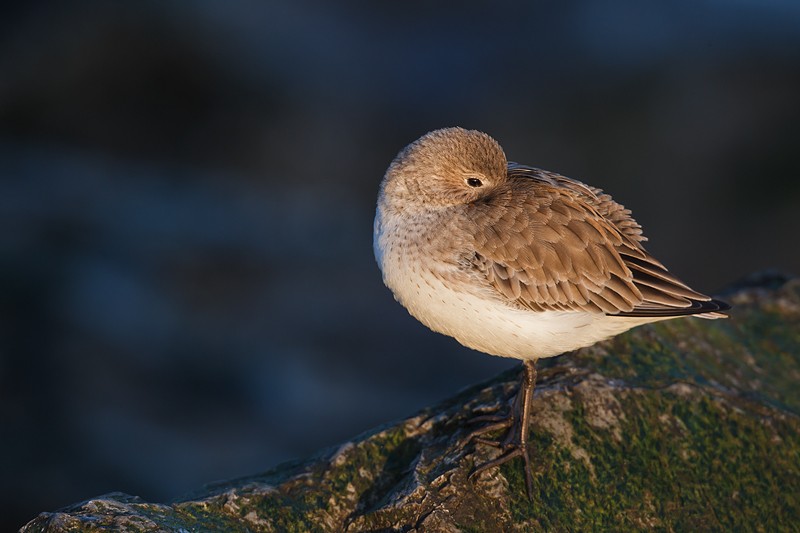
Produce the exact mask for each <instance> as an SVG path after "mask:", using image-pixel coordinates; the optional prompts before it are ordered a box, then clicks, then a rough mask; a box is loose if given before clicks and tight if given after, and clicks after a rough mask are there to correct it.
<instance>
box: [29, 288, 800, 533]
mask: <svg viewBox="0 0 800 533" xmlns="http://www.w3.org/2000/svg"><path fill="white" fill-rule="evenodd" d="M725 296H726V298H727V299H728V300H729V301H730V302H731V303H732V304H733V305H734V309H733V310H732V312H731V318H730V319H728V320H716V321H706V320H699V319H682V320H674V321H669V322H665V323H661V324H656V325H653V326H645V327H642V328H638V329H636V330H634V331H631V332H629V333H627V334H625V335H621V336H619V337H616V338H615V339H612V340H610V341H608V342H604V343H600V344H598V345H596V346H593V347H591V348H588V349H584V350H579V351H577V352H575V353H572V354H568V355H565V356H562V357H558V358H555V359H551V360H547V361H542V362H541V364H540V365H539V367H540V368H539V382H538V385H537V389H536V395H535V398H534V406H533V411H534V417H533V419H532V423H531V437H530V438H531V441H532V443H533V444H534V451H533V463H534V465H535V466H534V490H533V494H532V501H531V500H529V499H528V496H527V494H526V491H525V481H524V477H523V475H522V469H521V466H522V465H521V461H520V460H515V461H511V462H509V463H506V464H505V465H503V466H502V467H501V468H500V469H496V470H494V471H488V472H486V473H484V474H483V475H481V476H480V477H479V479H477V480H475V481H470V480H468V479H467V476H468V474H469V472H470V471H471V469H472V468H473V466H474V465H475V464H476V463H481V462H484V461H486V460H488V459H490V458H492V457H494V456H495V455H496V454H497V453H498V452H497V451H496V450H494V449H492V448H489V447H485V446H483V445H467V446H463V445H462V444H463V440H464V437H465V436H466V435H467V434H468V433H469V431H470V430H471V429H473V426H472V425H470V422H469V420H470V419H471V418H472V417H474V416H476V415H478V414H487V413H489V414H490V413H495V412H499V411H503V410H505V409H507V408H508V403H509V400H510V398H511V397H513V394H514V392H515V387H516V378H517V375H516V373H515V372H507V373H505V374H503V375H501V376H499V377H497V378H496V379H494V380H492V381H491V382H489V383H487V384H484V385H480V386H476V387H473V388H471V389H469V390H466V391H464V392H462V393H461V394H459V395H458V396H456V397H454V398H451V399H449V400H447V401H445V402H443V403H442V404H440V405H437V406H435V407H432V408H429V409H425V410H423V411H422V412H420V413H418V414H416V415H414V416H412V417H411V418H408V419H406V420H402V421H400V422H398V423H392V424H388V425H386V426H384V427H381V428H378V429H376V430H374V431H371V432H368V433H366V434H363V435H360V436H358V437H356V438H355V439H353V440H352V441H350V442H347V443H344V444H342V445H341V446H339V447H337V448H334V449H327V450H323V451H321V452H319V453H318V454H317V455H316V456H314V457H311V458H309V459H307V460H304V461H297V462H292V463H286V464H282V465H279V466H278V467H276V468H275V469H273V470H270V471H268V472H265V473H263V474H259V475H255V476H252V477H248V478H243V479H237V480H233V481H229V482H225V483H221V484H217V485H213V486H207V487H204V488H203V489H202V490H200V491H198V492H197V493H196V494H193V495H191V496H189V497H186V498H184V499H181V500H179V501H176V502H173V503H169V504H158V503H148V502H145V501H142V500H140V499H138V498H135V497H132V496H128V495H125V494H120V493H114V494H107V495H104V496H100V497H98V498H95V499H92V500H89V501H86V502H82V503H79V504H76V505H73V506H70V507H68V508H66V509H63V510H61V511H58V512H54V513H43V514H41V515H40V516H39V517H37V518H36V519H34V520H33V521H32V522H30V523H29V524H28V525H27V526H25V527H23V529H22V531H25V532H35V531H99V530H106V529H109V528H111V529H115V530H124V531H253V532H256V531H276V532H278V531H280V532H284V531H289V532H291V531H552V530H571V531H573V530H574V531H586V530H620V531H632V530H633V531H635V530H652V529H656V530H665V531H709V530H710V531H797V530H798V528H800V526H798V524H800V418H799V417H798V415H800V394H799V393H798V384H799V383H800V281H799V280H787V279H785V278H781V277H779V276H761V277H760V278H757V279H755V281H753V282H752V283H750V284H746V285H744V286H741V287H739V288H738V289H736V290H734V291H731V292H730V293H728V294H726V295H725Z"/></svg>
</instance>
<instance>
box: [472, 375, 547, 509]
mask: <svg viewBox="0 0 800 533" xmlns="http://www.w3.org/2000/svg"><path fill="white" fill-rule="evenodd" d="M523 368H524V372H523V379H522V383H521V385H520V390H519V392H517V396H516V398H515V399H514V404H513V406H512V408H511V413H510V414H509V415H508V416H500V415H483V416H478V417H476V418H474V419H472V421H471V422H486V425H484V426H483V427H480V428H477V429H475V430H474V431H472V432H471V433H470V434H469V435H467V436H466V438H465V439H464V440H465V443H468V442H475V443H477V444H484V445H486V446H491V447H493V448H498V449H500V451H501V453H500V455H499V456H498V457H497V458H495V459H492V460H491V461H487V462H485V463H483V464H481V465H477V466H476V467H475V468H474V469H473V470H472V472H470V474H469V479H475V478H477V477H478V476H479V475H480V474H481V473H483V472H485V471H487V470H489V469H491V468H495V467H498V466H500V465H502V464H505V463H507V462H508V461H510V460H512V459H515V458H517V457H522V460H523V463H524V470H525V487H526V489H527V491H528V498H529V499H531V500H533V473H532V471H531V460H530V453H529V446H528V423H529V420H530V416H531V412H530V409H531V407H530V406H531V400H532V398H533V388H534V386H535V383H536V369H535V367H534V365H533V362H530V361H526V362H525V364H524V365H523ZM500 429H506V430H507V431H506V435H505V438H503V439H502V440H490V439H485V438H483V437H482V436H483V435H485V434H486V433H491V432H493V431H497V430H500Z"/></svg>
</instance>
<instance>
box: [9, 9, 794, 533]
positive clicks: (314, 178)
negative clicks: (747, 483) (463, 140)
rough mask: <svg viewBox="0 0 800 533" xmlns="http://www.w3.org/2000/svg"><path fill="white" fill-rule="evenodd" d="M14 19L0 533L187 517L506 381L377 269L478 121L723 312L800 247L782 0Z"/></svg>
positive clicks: (131, 12) (22, 14)
mask: <svg viewBox="0 0 800 533" xmlns="http://www.w3.org/2000/svg"><path fill="white" fill-rule="evenodd" d="M3 9H4V13H3V16H2V17H0V253H1V254H2V255H1V257H0V294H2V297H1V298H0V428H2V429H0V432H1V433H2V438H0V469H1V470H0V473H1V474H2V475H0V517H2V518H0V529H2V530H4V531H5V530H11V529H12V528H17V527H19V526H20V525H21V524H22V523H23V522H25V521H27V520H28V519H31V518H33V516H35V515H36V514H37V513H38V512H40V511H45V510H51V511H52V510H55V509H57V508H59V507H62V506H64V505H67V504H69V503H73V502H76V501H79V500H82V499H86V498H89V497H92V496H97V495H100V494H102V493H105V492H109V491H123V492H127V493H130V494H135V495H138V496H141V497H143V498H145V499H148V500H156V501H167V500H169V499H172V498H176V497H179V496H180V495H181V494H183V493H186V492H187V491H190V490H192V489H194V488H197V487H199V486H200V485H202V484H203V483H206V482H211V481H214V480H218V479H224V478H232V477H236V476H242V475H246V474H253V473H257V472H260V471H264V470H266V469H268V468H270V467H272V466H275V465H276V464H278V463H279V462H281V461H284V460H288V459H291V458H295V457H302V456H305V455H307V454H309V453H311V452H313V451H314V450H316V449H318V448H320V447H323V446H330V445H334V444H336V443H337V442H340V441H342V440H344V439H348V438H350V437H353V436H354V435H356V434H357V433H359V432H362V431H366V430H368V429H369V428H371V427H373V426H375V425H377V424H380V423H383V422H388V421H390V420H392V419H396V418H400V417H404V416H408V415H411V414H413V413H414V412H415V411H416V410H418V409H420V408H422V407H424V406H426V405H429V404H432V403H434V402H437V401H438V400H441V399H443V398H446V397H448V396H450V395H452V394H454V393H455V392H456V391H458V390H460V389H462V388H463V387H466V386H468V385H471V384H473V383H475V382H478V381H482V380H485V379H488V378H490V377H492V376H493V375H494V374H496V373H497V372H499V371H501V370H504V369H507V368H510V367H511V366H512V365H513V364H514V362H513V361H507V360H501V359H497V358H492V357H488V356H485V355H482V354H479V353H476V352H472V351H470V350H467V349H465V348H462V347H461V346H459V345H458V344H457V343H456V342H455V341H452V340H450V339H448V338H445V337H442V336H438V335H435V334H433V333H430V332H429V331H428V330H427V329H425V328H424V327H423V326H422V325H420V324H418V323H417V322H416V321H415V320H414V319H412V318H411V317H409V316H408V315H407V313H406V312H405V311H404V310H403V309H402V308H401V307H400V306H399V305H398V304H397V303H395V302H394V300H393V298H392V297H391V295H390V293H389V291H388V290H387V289H385V288H384V287H383V285H382V283H381V279H380V274H379V272H378V269H377V267H376V266H375V263H374V260H373V257H372V244H371V241H372V217H373V214H374V204H375V195H376V191H377V187H378V183H379V181H380V179H381V177H382V175H383V172H384V170H385V169H386V167H387V165H388V164H389V162H390V161H391V159H392V158H393V157H394V156H395V154H396V153H397V151H398V150H400V149H401V148H402V147H403V146H404V145H405V144H407V143H409V142H410V141H412V140H414V139H416V138H417V137H419V136H420V135H422V134H423V133H425V132H427V131H428V130H431V129H435V128H438V127H443V126H450V125H462V126H465V127H469V128H478V129H481V130H484V131H486V132H488V133H490V134H492V135H493V136H494V137H495V138H497V139H498V141H499V142H500V143H501V144H502V145H503V146H504V147H505V149H506V152H507V154H508V156H509V159H511V160H516V161H519V162H523V163H527V164H531V165H535V166H539V167H542V168H546V169H549V170H553V171H557V172H560V173H562V174H565V175H568V176H571V177H574V178H578V179H581V180H584V181H587V182H589V183H591V184H593V185H596V186H599V187H603V188H605V189H606V190H608V191H609V192H611V193H612V194H614V196H615V198H616V199H618V200H619V201H620V202H622V203H623V204H625V205H626V206H629V207H631V208H632V209H633V211H634V214H635V215H636V218H637V219H638V221H639V222H640V223H642V225H643V226H644V227H645V230H646V234H647V235H648V236H649V237H650V245H649V249H650V251H652V252H653V253H654V254H655V255H656V256H657V257H659V258H661V259H662V261H663V262H664V263H666V264H667V265H668V266H669V267H670V268H671V269H672V270H673V272H675V273H676V274H678V275H679V276H681V277H682V278H684V280H686V281H687V282H689V283H690V284H691V285H693V286H696V288H697V289H699V290H702V291H706V292H713V291H715V290H719V289H720V288H722V287H724V286H725V285H727V284H729V283H731V282H733V281H735V280H736V279H738V278H741V277H742V276H744V275H745V274H747V273H750V272H752V271H754V270H758V269H763V268H766V267H776V268H779V269H782V270H785V271H789V272H797V271H798V266H800V249H798V240H797V235H798V232H799V231H800V221H798V208H800V180H799V179H798V177H800V4H798V3H797V2H794V1H792V0H784V1H781V0H752V1H748V0H739V1H736V0H725V1H719V0H716V1H715V0H670V1H662V2H647V3H644V2H638V1H635V0H606V1H599V0H598V1H581V2H579V1H574V0H573V1H564V2H558V3H550V2H529V3H526V4H525V6H524V7H522V8H520V6H519V5H518V3H516V2H510V1H499V2H492V3H488V2H487V3H483V2H469V1H468V2H464V1H460V2H440V3H437V5H435V6H432V5H430V3H428V2H398V3H388V2H364V1H351V2H340V3H333V2H323V1H311V0H292V1H289V0H283V1H270V2H258V1H255V0H252V1H249V0H236V1H229V2H211V1H204V0H196V1H194V2H191V3H189V2H175V1H163V0H152V1H137V2H105V1H100V0H98V1H91V0H83V1H73V2H69V3H64V2H55V1H49V2H48V1H28V2H24V3H23V2H19V3H17V4H15V7H13V8H9V7H5V8H3Z"/></svg>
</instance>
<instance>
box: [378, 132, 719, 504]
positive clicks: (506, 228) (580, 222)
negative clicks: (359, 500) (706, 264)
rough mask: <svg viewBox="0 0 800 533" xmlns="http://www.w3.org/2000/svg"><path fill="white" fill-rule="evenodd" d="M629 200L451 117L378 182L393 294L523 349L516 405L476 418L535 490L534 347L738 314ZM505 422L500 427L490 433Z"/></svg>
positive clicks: (462, 335)
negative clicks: (662, 245)
mask: <svg viewBox="0 0 800 533" xmlns="http://www.w3.org/2000/svg"><path fill="white" fill-rule="evenodd" d="M646 240H647V239H646V238H645V236H644V235H643V233H642V228H641V226H640V225H639V224H638V223H637V222H636V221H635V220H634V219H633V217H632V215H631V211H630V210H629V209H626V208H625V207H624V206H622V205H621V204H619V203H617V202H616V201H614V200H613V199H612V198H611V196H610V195H608V194H606V193H604V192H603V191H602V190H601V189H599V188H596V187H593V186H590V185H587V184H585V183H582V182H580V181H577V180H574V179H570V178H568V177H565V176H562V175H559V174H557V173H554V172H548V171H546V170H541V169H538V168H535V167H531V166H526V165H522V164H518V163H514V162H509V161H508V160H507V158H506V155H505V152H504V151H503V149H502V147H501V146H500V144H498V142H497V141H496V140H495V139H493V138H492V137H491V136H489V135H488V134H486V133H483V132H481V131H477V130H467V129H464V128H461V127H449V128H443V129H437V130H434V131H431V132H429V133H427V134H425V135H423V136H422V137H420V138H419V139H417V140H416V141H414V142H412V143H410V144H409V145H408V146H406V147H405V148H403V149H402V150H401V151H400V152H399V153H398V154H397V156H396V157H395V158H394V160H393V161H392V162H391V164H390V165H389V167H388V169H387V170H386V173H385V174H384V176H383V180H382V181H381V183H380V187H379V192H378V201H377V208H376V213H375V221H374V228H373V251H374V254H375V259H376V261H377V263H378V266H379V268H380V270H381V273H382V277H383V282H384V284H385V285H386V286H387V287H388V288H389V289H390V290H391V292H392V293H393V295H394V297H395V299H396V300H397V301H398V302H399V303H400V304H401V305H403V306H404V307H405V308H406V310H407V311H408V312H409V313H410V314H411V315H412V316H413V317H414V318H416V319H417V320H419V321H420V322H422V323H423V324H424V325H425V326H427V327H428V328H430V329H431V330H433V331H435V332H438V333H441V334H444V335H447V336H450V337H453V338H455V339H456V340H457V341H458V342H460V343H461V344H463V345H464V346H467V347H468V348H472V349H474V350H477V351H479V352H483V353H486V354H489V355H494V356H500V357H509V358H515V359H519V360H521V361H522V372H521V376H520V385H519V389H518V392H517V393H516V395H515V400H514V401H513V404H512V406H511V409H510V412H509V414H508V416H500V417H478V418H481V419H482V420H483V421H486V422H489V423H488V424H486V425H485V426H484V427H481V428H479V429H477V430H475V431H473V432H472V433H471V434H470V435H469V438H468V440H476V441H477V442H481V443H484V444H489V445H492V446H495V447H497V448H499V449H500V452H501V453H500V455H499V456H498V457H497V458H496V459H494V460H491V461H488V462H486V463H484V464H482V465H479V466H477V467H475V468H474V469H473V470H472V472H471V474H470V478H475V477H477V476H478V475H480V474H481V473H482V472H485V471H487V470H489V469H492V468H494V467H497V466H499V465H501V464H503V463H505V462H507V461H510V460H512V459H514V458H517V457H521V458H522V460H523V462H524V464H523V467H524V472H525V480H526V489H527V492H528V495H529V497H530V498H532V497H533V496H532V493H533V492H532V491H533V488H532V487H533V481H532V479H533V476H532V471H531V461H530V453H529V445H528V424H529V420H530V418H531V415H532V412H531V409H532V407H531V404H532V399H533V395H534V389H535V384H536V361H537V360H538V359H542V358H547V357H554V356H557V355H560V354H564V353H567V352H571V351H573V350H576V349H578V348H583V347H586V346H591V345H593V344H595V343H596V342H599V341H601V340H604V339H607V338H610V337H613V336H615V335H618V334H620V333H623V332H625V331H627V330H629V329H631V328H634V327H636V326H640V325H643V324H647V323H651V322H658V321H661V320H668V319H673V318H679V317H687V316H693V317H700V318H705V319H716V318H723V317H726V316H727V315H725V314H724V313H723V311H725V310H727V309H729V308H730V306H729V305H728V304H727V303H725V302H723V301H720V300H717V299H714V298H712V297H710V296H707V295H705V294H702V293H700V292H697V291H695V290H693V289H691V288H690V287H689V286H688V285H686V284H685V283H683V282H682V281H680V280H679V279H678V278H677V277H675V276H673V275H672V274H671V273H670V272H669V271H668V270H667V268H666V267H665V266H664V265H663V264H662V263H661V262H659V261H658V260H657V259H656V258H654V257H653V256H652V255H650V254H649V253H648V252H647V251H646V250H645V248H644V246H643V243H644V242H645V241H646ZM501 429H505V430H506V433H505V437H504V438H503V439H502V440H498V441H494V440H486V439H484V438H482V435H484V434H486V433H489V432H494V431H498V430H501Z"/></svg>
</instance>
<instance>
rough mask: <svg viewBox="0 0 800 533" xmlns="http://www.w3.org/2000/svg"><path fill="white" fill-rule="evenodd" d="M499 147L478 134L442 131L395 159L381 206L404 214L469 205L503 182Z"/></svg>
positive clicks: (383, 188) (384, 185)
mask: <svg viewBox="0 0 800 533" xmlns="http://www.w3.org/2000/svg"><path fill="white" fill-rule="evenodd" d="M506 168H507V161H506V156H505V153H503V149H502V148H501V147H500V145H499V144H498V143H497V141H495V140H494V139H492V138H491V137H490V136H489V135H487V134H485V133H482V132H480V131H476V130H465V129H463V128H444V129H440V130H435V131H432V132H430V133H427V134H426V135H424V136H422V137H420V138H419V139H417V140H416V141H414V142H413V143H411V144H409V145H408V146H406V147H405V148H404V149H403V150H401V151H400V153H399V154H397V157H395V159H394V161H392V164H391V165H389V169H388V170H387V171H386V175H385V176H384V178H383V183H382V185H381V195H382V200H383V201H384V202H386V203H388V204H395V205H396V206H398V207H399V206H402V207H404V208H411V207H412V206H417V207H425V208H439V207H448V206H454V205H462V204H468V203H470V202H473V201H475V200H477V199H479V198H481V197H483V196H485V195H487V194H488V193H489V192H490V191H491V190H493V189H494V188H495V187H497V185H499V184H500V183H502V182H504V181H505V180H506Z"/></svg>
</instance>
